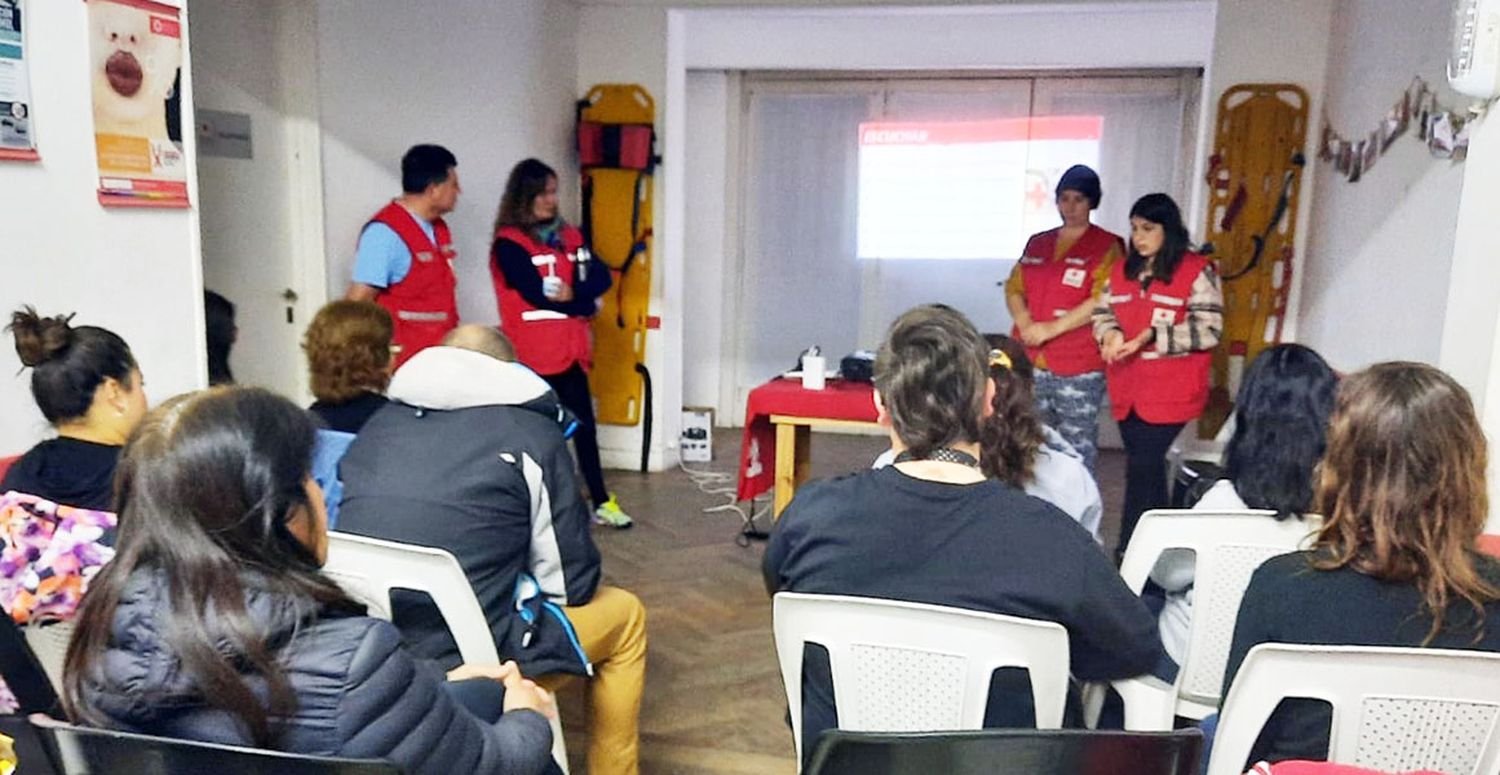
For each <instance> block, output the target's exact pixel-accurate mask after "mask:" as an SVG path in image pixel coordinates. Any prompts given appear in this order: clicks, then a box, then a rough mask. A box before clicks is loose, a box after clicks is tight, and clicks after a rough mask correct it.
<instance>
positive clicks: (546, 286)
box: [542, 275, 563, 299]
mask: <svg viewBox="0 0 1500 775" xmlns="http://www.w3.org/2000/svg"><path fill="white" fill-rule="evenodd" d="M562 289H563V280H562V278H561V277H558V276H556V275H548V276H546V277H543V278H542V294H543V295H544V296H546V297H547V298H549V299H551V298H554V297H556V296H557V294H559V293H562Z"/></svg>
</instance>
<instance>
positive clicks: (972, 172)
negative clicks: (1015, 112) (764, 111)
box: [858, 116, 1104, 258]
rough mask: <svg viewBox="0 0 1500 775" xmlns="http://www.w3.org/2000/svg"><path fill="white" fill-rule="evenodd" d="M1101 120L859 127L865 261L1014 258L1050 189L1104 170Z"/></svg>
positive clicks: (1052, 209) (1037, 224)
mask: <svg viewBox="0 0 1500 775" xmlns="http://www.w3.org/2000/svg"><path fill="white" fill-rule="evenodd" d="M1103 129H1104V119H1103V117H1101V116H1052V117H1043V118H1029V119H1028V118H1017V119H1004V120H998V121H965V122H908V123H891V122H873V123H864V124H860V125H859V226H858V239H859V257H860V258H1016V257H1018V256H1019V255H1020V253H1021V248H1022V247H1023V246H1024V245H1025V243H1026V238H1027V237H1029V236H1031V235H1032V234H1033V233H1035V232H1038V231H1041V230H1043V229H1048V228H1052V227H1053V226H1057V225H1058V224H1059V223H1060V221H1059V219H1058V217H1057V208H1056V206H1055V204H1054V201H1053V193H1052V190H1053V187H1054V186H1055V185H1056V183H1057V178H1058V176H1059V175H1061V174H1062V172H1063V170H1066V169H1067V168H1068V167H1070V166H1072V165H1074V164H1087V165H1089V166H1090V167H1094V168H1096V169H1097V168H1098V165H1099V138H1100V135H1101V133H1102V132H1103Z"/></svg>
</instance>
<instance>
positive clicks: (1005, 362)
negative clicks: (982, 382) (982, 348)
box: [990, 350, 1011, 369]
mask: <svg viewBox="0 0 1500 775" xmlns="http://www.w3.org/2000/svg"><path fill="white" fill-rule="evenodd" d="M996 366H1001V367H1003V368H1005V369H1009V368H1010V367H1011V365H1010V356H1009V355H1006V354H1005V351H1004V350H990V368H992V369H993V368H995V367H996Z"/></svg>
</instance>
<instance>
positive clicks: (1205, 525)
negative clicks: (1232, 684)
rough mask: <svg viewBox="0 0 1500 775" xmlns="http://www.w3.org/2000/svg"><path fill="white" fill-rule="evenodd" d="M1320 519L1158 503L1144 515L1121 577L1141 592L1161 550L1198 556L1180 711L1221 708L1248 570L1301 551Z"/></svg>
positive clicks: (1192, 713)
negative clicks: (1168, 507)
mask: <svg viewBox="0 0 1500 775" xmlns="http://www.w3.org/2000/svg"><path fill="white" fill-rule="evenodd" d="M1321 523H1322V518H1321V517H1318V516H1316V515H1309V516H1307V517H1303V518H1301V519H1286V520H1279V521H1278V520H1276V519H1274V518H1273V517H1272V512H1269V511H1194V510H1177V511H1173V510H1165V509H1156V510H1153V511H1148V512H1146V513H1145V514H1144V515H1142V516H1141V521H1140V523H1139V524H1138V525H1136V528H1135V533H1134V534H1133V535H1132V536H1131V538H1130V546H1128V547H1126V550H1125V559H1124V561H1123V562H1122V563H1121V564H1120V575H1121V576H1122V577H1123V578H1124V579H1125V583H1126V585H1128V586H1129V587H1130V589H1131V590H1132V591H1134V592H1135V593H1136V594H1140V592H1141V590H1142V589H1144V588H1145V586H1146V580H1147V578H1149V577H1150V575H1151V569H1152V567H1153V566H1155V565H1156V560H1157V558H1159V557H1160V556H1161V554H1162V552H1165V551H1166V550H1168V549H1191V550H1192V551H1193V553H1194V554H1195V556H1196V565H1195V568H1194V571H1193V619H1192V632H1191V634H1190V635H1189V637H1188V657H1187V664H1185V665H1182V670H1181V672H1180V673H1179V674H1178V677H1177V692H1178V698H1177V702H1178V705H1179V713H1180V715H1186V716H1190V717H1193V718H1202V717H1203V716H1204V715H1206V714H1207V713H1211V712H1213V710H1214V709H1215V708H1217V707H1218V704H1219V693H1220V691H1222V688H1223V684H1224V669H1225V667H1226V666H1227V665H1228V662H1229V644H1230V641H1231V640H1233V638H1234V623H1235V620H1236V619H1237V618H1238V617H1239V611H1240V599H1241V598H1243V597H1244V596H1245V587H1247V586H1248V585H1249V584H1250V576H1251V574H1253V573H1255V569H1256V568H1259V567H1260V566H1261V564H1262V563H1264V562H1265V561H1266V560H1269V559H1271V558H1272V557H1275V556H1277V555H1281V554H1286V553H1288V552H1294V551H1297V549H1299V548H1301V547H1302V545H1303V543H1304V542H1305V541H1306V540H1307V539H1308V538H1309V537H1310V536H1311V535H1312V533H1313V531H1315V530H1317V528H1318V526H1319V525H1320V524H1321ZM1184 705H1187V706H1191V705H1196V706H1197V707H1196V708H1194V707H1181V706H1184Z"/></svg>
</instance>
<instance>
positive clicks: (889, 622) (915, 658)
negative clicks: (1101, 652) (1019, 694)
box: [773, 592, 1068, 762]
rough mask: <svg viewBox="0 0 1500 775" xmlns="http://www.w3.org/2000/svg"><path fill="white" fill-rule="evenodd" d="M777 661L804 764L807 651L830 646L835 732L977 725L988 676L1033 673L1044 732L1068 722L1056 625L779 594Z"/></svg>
mask: <svg viewBox="0 0 1500 775" xmlns="http://www.w3.org/2000/svg"><path fill="white" fill-rule="evenodd" d="M773 609H774V613H773V619H774V629H775V632H776V655H777V657H778V658H779V660H780V662H781V678H782V681H783V682H784V683H785V684H786V696H787V702H788V704H789V705H790V707H791V709H792V713H791V716H792V736H793V739H794V740H795V741H796V745H797V760H798V761H799V762H800V761H802V650H803V644H804V643H816V644H819V645H821V646H824V647H825V648H827V649H828V659H829V662H830V666H831V667H832V671H833V696H834V703H835V705H836V706H837V707H838V713H839V728H840V729H846V730H853V731H862V732H925V731H941V730H957V729H980V728H981V727H983V725H984V709H985V702H986V700H987V699H988V697H989V686H990V674H991V673H993V672H994V671H995V670H996V669H998V668H1002V667H1020V668H1025V669H1026V670H1027V671H1029V673H1030V676H1031V692H1032V697H1033V700H1034V702H1035V705H1036V723H1037V728H1039V729H1057V728H1058V727H1060V726H1061V725H1062V718H1063V706H1064V703H1065V702H1066V699H1067V691H1068V631H1067V630H1066V629H1064V628H1063V626H1062V625H1060V624H1057V623H1055V622H1042V621H1037V620H1034V619H1022V618H1019V617H1015V616H1002V615H1000V614H992V613H982V612H979V611H969V610H965V609H961V608H948V607H945V606H937V605H924V604H922V603H907V602H901V601H895V600H878V599H875V598H865V597H845V596H841V595H808V594H799V593H794V592H780V593H777V595H776V597H775V600H774V603H773Z"/></svg>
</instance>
